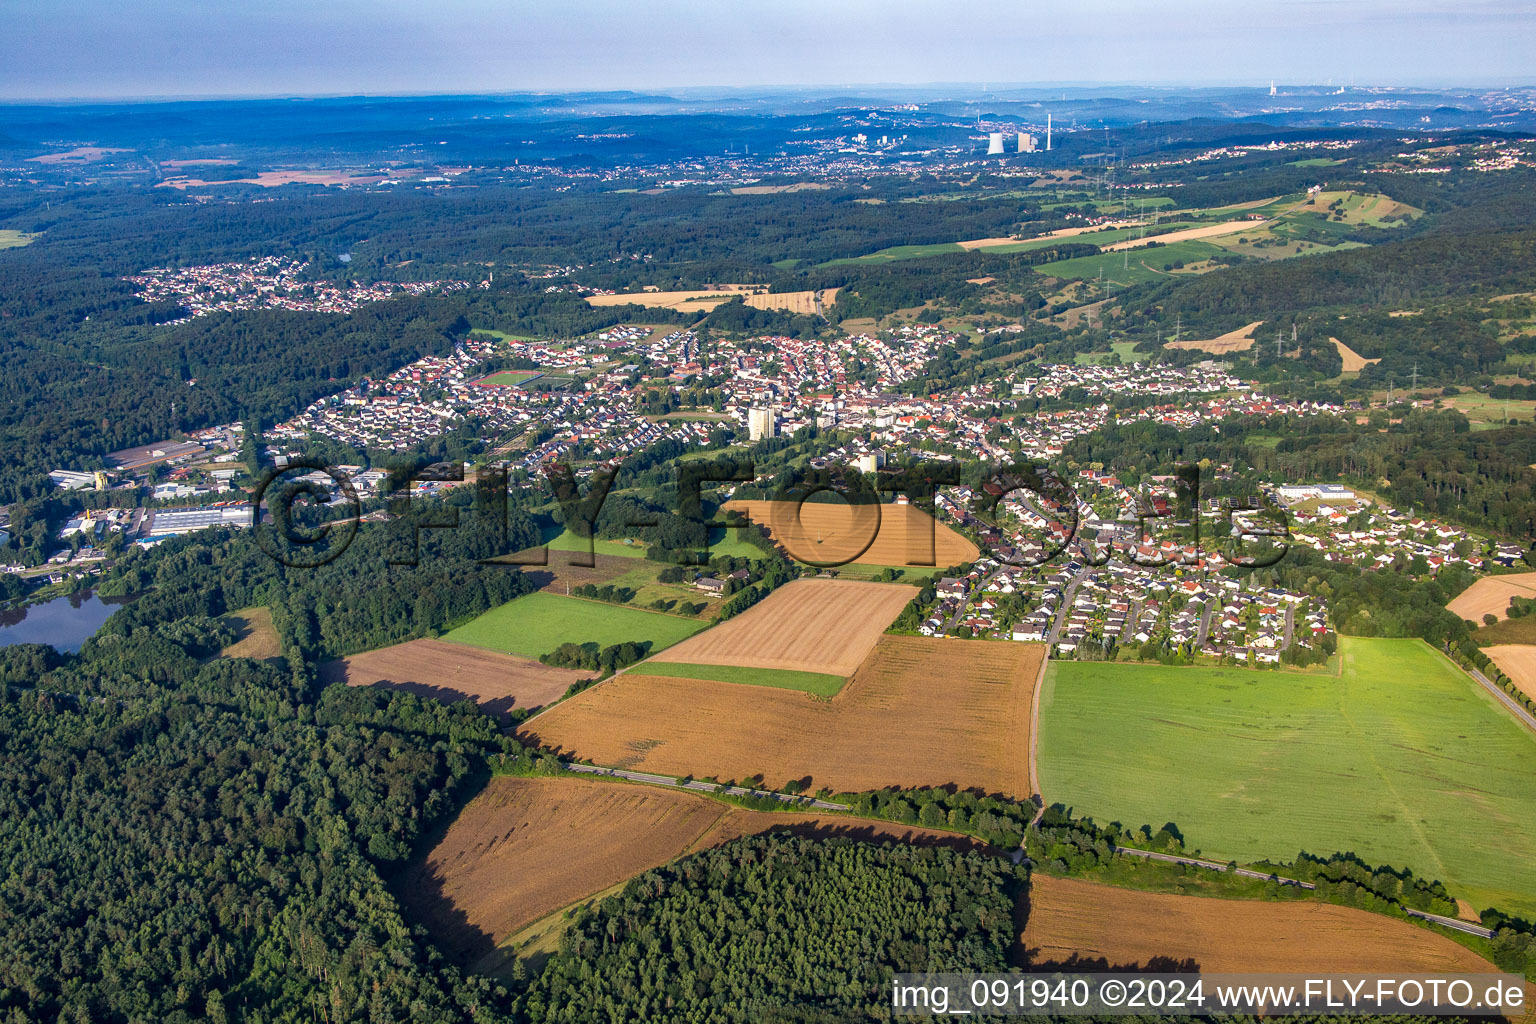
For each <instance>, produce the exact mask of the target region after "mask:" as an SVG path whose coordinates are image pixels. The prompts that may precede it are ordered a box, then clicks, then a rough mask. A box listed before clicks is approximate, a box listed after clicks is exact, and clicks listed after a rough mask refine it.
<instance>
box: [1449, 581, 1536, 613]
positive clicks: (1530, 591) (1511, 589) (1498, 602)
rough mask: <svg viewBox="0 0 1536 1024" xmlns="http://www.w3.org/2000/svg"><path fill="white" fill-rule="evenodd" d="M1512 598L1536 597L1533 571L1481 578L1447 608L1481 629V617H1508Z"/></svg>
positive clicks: (1535, 582) (1458, 595) (1457, 596)
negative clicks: (1489, 615) (1490, 615)
mask: <svg viewBox="0 0 1536 1024" xmlns="http://www.w3.org/2000/svg"><path fill="white" fill-rule="evenodd" d="M1512 597H1536V572H1517V573H1512V574H1511V575H1508V576H1484V577H1483V578H1482V579H1480V580H1478V581H1477V582H1476V583H1474V584H1472V585H1471V586H1470V587H1468V588H1467V589H1466V590H1463V591H1462V592H1461V593H1460V594H1457V595H1456V599H1455V600H1454V601H1452V602H1451V603H1450V604H1448V605H1446V607H1447V608H1449V609H1450V610H1451V611H1453V612H1455V613H1456V614H1457V615H1460V616H1461V617H1462V618H1464V619H1471V620H1472V621H1473V622H1475V623H1477V624H1478V625H1479V626H1481V625H1482V624H1483V616H1484V615H1488V614H1492V615H1496V616H1498V617H1499V618H1501V619H1503V618H1508V613H1509V599H1510V598H1512Z"/></svg>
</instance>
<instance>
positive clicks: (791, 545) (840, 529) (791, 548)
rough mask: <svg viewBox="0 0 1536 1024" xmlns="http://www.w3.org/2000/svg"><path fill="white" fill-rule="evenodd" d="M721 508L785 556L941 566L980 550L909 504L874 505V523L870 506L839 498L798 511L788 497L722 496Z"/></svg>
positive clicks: (821, 560) (965, 559)
mask: <svg viewBox="0 0 1536 1024" xmlns="http://www.w3.org/2000/svg"><path fill="white" fill-rule="evenodd" d="M722 507H723V508H724V509H726V510H727V511H729V510H731V509H735V510H736V511H738V512H741V513H742V514H743V515H745V516H746V517H747V518H748V519H750V520H752V521H753V522H754V523H759V524H761V525H763V526H765V527H767V529H768V532H769V533H770V534H772V535H773V539H774V541H775V542H776V543H777V544H778V545H779V546H780V547H782V548H783V549H784V550H785V552H787V553H788V554H789V556H790V557H791V558H797V559H799V560H801V561H803V562H811V563H813V564H821V565H827V564H831V563H839V562H841V563H847V562H858V563H861V564H864V565H893V566H916V567H925V568H926V567H932V566H937V567H940V568H943V567H945V566H950V565H959V564H960V563H961V562H970V561H974V560H975V559H976V558H977V557H978V556H979V555H980V554H981V552H980V551H979V550H978V549H977V547H976V545H975V544H973V543H971V542H970V541H969V540H968V539H966V538H965V537H964V536H962V535H961V534H958V533H956V532H955V531H954V530H952V529H950V528H949V527H947V526H945V525H944V524H943V523H939V522H936V521H935V520H934V519H933V517H932V516H930V515H928V513H926V512H924V511H923V510H922V509H920V508H918V507H917V506H915V505H899V504H895V503H890V504H882V505H880V506H878V507H879V515H880V522H879V526H878V527H875V526H874V512H873V511H872V509H873V508H874V506H855V505H848V504H846V503H843V502H837V503H835V504H833V503H826V502H814V501H808V502H805V503H804V504H802V505H800V506H799V511H798V513H797V512H796V504H795V502H792V501H728V502H726V503H725V505H724V506H722ZM871 533H873V534H874V538H873V541H871V539H870V534H871Z"/></svg>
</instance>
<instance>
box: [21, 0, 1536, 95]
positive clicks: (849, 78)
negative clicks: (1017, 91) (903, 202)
mask: <svg viewBox="0 0 1536 1024" xmlns="http://www.w3.org/2000/svg"><path fill="white" fill-rule="evenodd" d="M0 39H3V40H5V45H4V51H5V56H4V59H3V60H0V97H4V98H10V99H19V98H61V97H136V96H164V95H179V96H187V95H228V94H257V95H271V94H279V95H295V94H334V93H374V94H382V93H421V92H494V91H503V90H505V91H511V90H522V89H548V90H570V89H621V88H628V89H660V88H666V87H669V86H672V87H679V86H698V85H727V86H750V85H764V84H805V85H837V84H845V83H850V84H851V83H896V82H911V83H922V82H990V83H994V84H1000V83H1007V82H1015V83H1025V82H1088V81H1115V82H1125V81H1140V82H1173V83H1203V82H1223V83H1253V84H1259V83H1267V82H1268V81H1269V80H1270V79H1271V78H1275V79H1279V80H1280V81H1281V82H1297V83H1302V82H1323V81H1326V80H1328V79H1332V80H1333V81H1334V82H1349V81H1350V80H1351V79H1353V80H1355V81H1357V82H1358V83H1359V84H1361V85H1366V84H1421V83H1435V84H1449V83H1466V84H1482V85H1501V84H1506V83H1511V82H1530V81H1531V80H1532V79H1533V77H1536V69H1533V66H1532V64H1531V54H1532V53H1536V3H1533V2H1532V0H1520V2H1516V0H1457V2H1446V3H1440V4H1430V3H1426V2H1424V0H1146V2H1135V0H950V2H942V3H940V2H929V0H883V2H876V0H842V2H840V0H708V2H706V0H688V2H683V0H634V2H625V0H557V2H549V3H538V2H527V0H501V2H493V0H4V2H3V3H0Z"/></svg>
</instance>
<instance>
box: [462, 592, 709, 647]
mask: <svg viewBox="0 0 1536 1024" xmlns="http://www.w3.org/2000/svg"><path fill="white" fill-rule="evenodd" d="M702 625H703V624H702V623H700V622H698V621H696V620H693V619H685V618H682V617H680V616H676V615H663V614H662V613H660V612H647V611H640V610H639V609H636V608H628V607H625V606H623V605H616V604H608V603H606V602H602V601H584V600H582V599H581V598H576V597H562V596H561V595H559V594H550V593H547V592H544V591H539V592H538V593H536V594H528V595H526V596H524V597H519V598H517V599H516V600H513V601H508V602H507V603H506V604H504V605H502V606H500V607H499V608H492V609H491V610H490V611H488V612H486V613H485V614H484V615H481V616H478V617H477V618H475V619H472V620H471V621H469V622H466V623H465V624H464V625H462V626H460V627H458V628H457V629H454V630H452V631H450V632H449V633H448V634H447V635H446V636H445V639H447V640H451V641H454V642H455V643H461V644H470V645H472V646H475V647H484V648H485V649H486V650H490V651H500V652H502V653H504V654H520V655H522V656H523V657H525V658H537V657H538V656H539V655H541V654H548V653H549V652H550V651H553V650H554V649H555V648H556V647H559V646H560V645H561V644H567V643H570V644H580V643H586V642H588V641H591V642H593V643H596V644H597V645H598V646H599V647H608V646H611V645H613V644H621V643H625V642H629V641H632V642H635V643H639V642H641V641H644V640H649V641H650V642H651V644H652V645H653V646H652V648H651V651H652V653H655V652H656V651H659V650H662V649H663V648H666V647H671V646H672V645H673V644H675V643H677V642H678V641H679V640H682V639H684V638H685V637H689V636H692V635H693V634H694V633H696V632H698V630H699V629H700V628H701V626H702Z"/></svg>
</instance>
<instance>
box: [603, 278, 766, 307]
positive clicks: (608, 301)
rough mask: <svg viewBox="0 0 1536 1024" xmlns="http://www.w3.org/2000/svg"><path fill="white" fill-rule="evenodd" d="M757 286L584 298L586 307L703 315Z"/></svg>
mask: <svg viewBox="0 0 1536 1024" xmlns="http://www.w3.org/2000/svg"><path fill="white" fill-rule="evenodd" d="M761 287H762V286H761V285H749V284H712V285H709V286H708V287H705V288H691V289H688V290H687V291H673V292H663V291H642V292H619V293H618V294H616V295H588V296H587V305H589V306H627V305H636V306H647V307H650V308H653V309H655V308H665V309H675V310H678V311H679V312H683V313H707V312H708V311H710V310H711V309H714V308H715V307H716V306H718V305H720V304H721V303H722V302H728V301H729V300H731V299H732V298H734V297H735V296H737V295H749V294H751V293H753V292H756V291H759V290H761Z"/></svg>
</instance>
